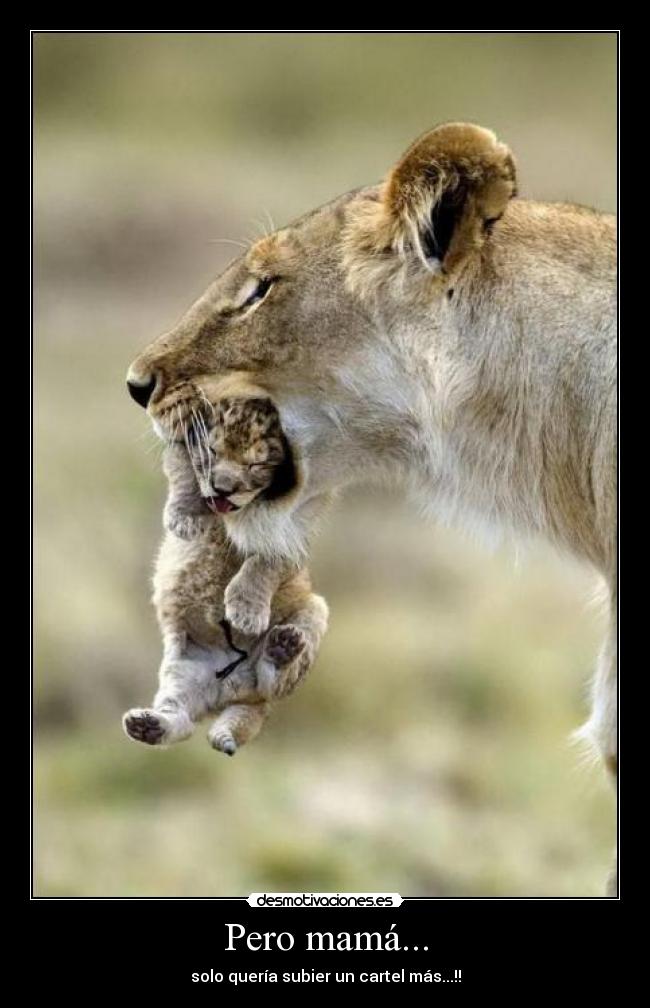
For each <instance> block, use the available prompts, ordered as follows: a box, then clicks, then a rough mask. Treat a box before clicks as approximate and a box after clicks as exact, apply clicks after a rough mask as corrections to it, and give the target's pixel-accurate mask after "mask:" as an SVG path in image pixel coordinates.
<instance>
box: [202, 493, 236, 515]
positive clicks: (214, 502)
mask: <svg viewBox="0 0 650 1008" xmlns="http://www.w3.org/2000/svg"><path fill="white" fill-rule="evenodd" d="M205 503H206V504H207V505H208V507H209V508H210V510H211V511H214V513H215V514H227V512H228V511H234V510H235V505H234V504H233V503H232V502H231V501H229V500H228V498H227V497H206V498H205Z"/></svg>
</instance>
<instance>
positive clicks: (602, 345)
mask: <svg viewBox="0 0 650 1008" xmlns="http://www.w3.org/2000/svg"><path fill="white" fill-rule="evenodd" d="M567 230H570V238H568V237H567ZM614 242H615V234H614V228H613V222H612V219H611V218H609V217H607V216H605V215H600V214H596V213H593V212H591V211H586V210H584V209H582V208H575V207H568V206H564V205H561V206H553V205H543V204H535V203H526V202H524V201H514V202H513V204H512V206H511V208H509V210H508V212H507V214H506V215H505V217H504V219H503V221H502V222H500V225H499V228H498V229H497V231H496V232H495V235H494V239H493V240H492V241H491V242H489V243H488V244H487V245H486V246H485V248H484V249H483V250H482V252H481V253H480V254H479V255H477V256H476V257H475V258H473V259H472V260H470V262H468V263H466V264H465V267H464V269H463V270H462V271H460V273H459V274H458V275H457V276H455V277H454V276H452V277H450V278H449V280H448V282H447V281H445V285H444V286H445V289H444V290H442V289H441V292H440V297H441V299H442V305H441V306H438V310H437V311H436V313H435V323H434V324H433V325H432V326H429V327H427V326H426V325H425V324H423V323H420V324H418V325H417V326H415V327H410V326H409V327H402V326H400V325H399V323H397V324H396V326H395V330H394V331H393V332H392V333H390V334H389V341H390V338H391V337H392V339H393V344H394V346H397V347H399V348H400V352H399V355H398V359H399V360H400V361H401V369H402V381H403V382H404V383H408V384H409V385H410V386H411V391H410V396H409V398H410V401H412V402H413V403H414V404H419V410H418V409H417V408H416V410H415V411H414V416H413V417H412V419H411V424H410V425H407V427H406V428H403V429H405V430H409V429H410V430H411V432H414V431H416V432H417V435H416V440H417V442H418V445H417V448H418V450H417V451H416V452H415V453H411V457H412V458H414V459H415V460H416V465H415V467H414V470H413V472H412V474H411V475H412V478H413V479H414V480H415V482H416V483H417V484H418V486H419V488H420V494H421V495H422V494H424V495H425V496H427V497H428V499H429V500H430V503H431V506H432V508H433V509H435V512H436V513H437V514H440V513H443V514H445V513H446V514H447V516H448V517H449V518H450V519H452V518H453V519H458V518H460V519H461V520H464V521H465V522H467V520H468V519H469V520H470V521H474V522H478V523H480V524H486V523H487V525H488V526H497V527H503V526H506V527H511V528H513V529H515V530H517V531H524V532H534V533H537V532H540V533H545V534H547V535H549V536H550V537H551V538H552V539H554V540H555V541H557V542H558V543H560V544H561V545H563V546H565V547H568V548H570V549H571V550H573V551H574V552H576V553H577V554H579V555H581V556H584V557H586V558H588V559H590V560H591V561H592V562H593V563H595V564H596V565H597V566H598V567H599V568H600V569H601V570H604V571H609V570H610V569H611V565H612V563H613V559H614V553H613V550H614V542H613V529H614V528H615V465H616V462H615V459H616V448H615V444H614V441H613V438H612V433H611V432H612V431H613V430H614V429H615V422H614V417H615V412H616V305H615V298H616V288H615V269H616V260H615V244H614ZM576 249H578V254H577V255H576ZM604 249H605V250H606V251H607V252H608V254H607V255H605V256H604V255H603V250H604ZM442 286H443V285H442V284H441V287H442ZM404 350H407V352H406V354H405V353H404V352H403V351H404ZM394 398H395V396H394V394H393V399H394ZM595 407H596V408H595ZM418 412H419V414H420V415H419V416H418V415H417V414H418ZM432 421H433V422H432ZM432 434H433V436H432ZM404 457H405V458H406V457H408V453H406V452H405V453H404ZM432 489H433V493H431V490H432Z"/></svg>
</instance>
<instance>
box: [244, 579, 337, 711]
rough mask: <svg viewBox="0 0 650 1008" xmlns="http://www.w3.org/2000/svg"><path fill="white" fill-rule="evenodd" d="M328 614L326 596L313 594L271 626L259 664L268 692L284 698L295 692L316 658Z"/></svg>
mask: <svg viewBox="0 0 650 1008" xmlns="http://www.w3.org/2000/svg"><path fill="white" fill-rule="evenodd" d="M328 617H329V610H328V608H327V603H326V602H325V599H324V598H322V597H321V596H320V595H313V594H312V595H310V596H309V599H308V600H307V602H306V603H305V605H304V606H303V607H302V608H301V609H299V610H297V611H296V612H295V613H293V614H292V615H291V616H290V617H289V619H288V620H287V622H286V623H279V624H277V625H276V626H274V627H272V628H271V630H270V631H269V633H268V634H267V637H266V640H265V642H264V650H263V652H262V655H261V658H260V660H259V663H258V668H257V678H258V688H259V690H260V692H261V693H262V694H263V695H264V696H267V697H269V698H273V699H281V698H282V697H285V696H288V695H289V694H290V693H293V691H294V689H295V688H296V686H297V685H298V683H300V682H301V680H302V679H304V677H305V676H306V674H307V672H308V671H309V670H310V668H311V667H312V665H313V664H314V661H315V660H316V655H317V653H318V648H319V647H320V642H321V640H322V638H323V634H324V633H325V631H326V630H327V621H328Z"/></svg>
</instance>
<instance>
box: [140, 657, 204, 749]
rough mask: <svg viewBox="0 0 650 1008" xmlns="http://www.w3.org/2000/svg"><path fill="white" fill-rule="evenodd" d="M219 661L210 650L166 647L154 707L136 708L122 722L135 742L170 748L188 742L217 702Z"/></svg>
mask: <svg viewBox="0 0 650 1008" xmlns="http://www.w3.org/2000/svg"><path fill="white" fill-rule="evenodd" d="M214 673H215V657H214V655H213V654H212V653H211V652H210V651H209V650H207V649H204V648H199V647H197V646H196V645H190V646H189V647H188V648H183V649H180V648H177V647H174V648H170V647H168V646H166V647H165V655H164V657H163V660H162V663H161V666H160V671H159V687H158V692H157V693H156V695H155V697H154V700H153V704H152V706H151V707H134V708H132V709H131V710H129V711H127V712H126V714H125V715H124V717H123V718H122V725H123V728H124V731H125V732H126V734H127V735H128V736H129V738H131V739H133V740H134V741H135V742H143V743H145V744H146V745H158V746H168V745H173V744H174V743H175V742H183V741H184V740H185V739H188V738H189V737H190V735H191V734H192V732H193V731H194V727H195V724H196V722H197V721H200V720H201V719H202V718H204V717H205V715H206V714H207V713H208V711H209V709H210V706H211V704H212V703H213V702H214V698H215V694H216V691H217V686H216V682H215V674H214Z"/></svg>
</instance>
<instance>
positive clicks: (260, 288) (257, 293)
mask: <svg viewBox="0 0 650 1008" xmlns="http://www.w3.org/2000/svg"><path fill="white" fill-rule="evenodd" d="M274 282H275V280H274V278H273V277H265V278H264V279H263V280H260V281H259V282H258V284H257V287H256V288H255V290H254V291H253V293H252V294H250V295H249V296H248V297H247V298H246V300H245V301H244V303H243V305H242V306H241V307H242V308H250V306H251V305H254V304H257V302H258V301H261V300H262V298H264V297H266V295H267V294H268V292H269V291H270V289H271V287H272V286H273V284H274Z"/></svg>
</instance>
